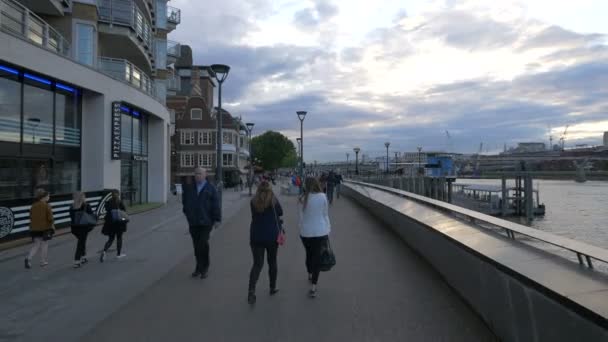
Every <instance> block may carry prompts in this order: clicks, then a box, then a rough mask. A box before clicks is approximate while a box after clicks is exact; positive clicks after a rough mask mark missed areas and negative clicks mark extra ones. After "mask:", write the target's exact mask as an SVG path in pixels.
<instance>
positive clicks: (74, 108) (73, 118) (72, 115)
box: [55, 89, 80, 147]
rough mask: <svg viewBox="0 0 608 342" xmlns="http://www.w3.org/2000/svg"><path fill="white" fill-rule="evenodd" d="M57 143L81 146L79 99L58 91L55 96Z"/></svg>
mask: <svg viewBox="0 0 608 342" xmlns="http://www.w3.org/2000/svg"><path fill="white" fill-rule="evenodd" d="M55 143H56V144H58V145H64V146H72V147H79V146H80V116H79V115H78V103H77V97H75V96H74V95H73V94H71V93H69V92H63V91H61V90H60V89H57V93H56V94H55Z"/></svg>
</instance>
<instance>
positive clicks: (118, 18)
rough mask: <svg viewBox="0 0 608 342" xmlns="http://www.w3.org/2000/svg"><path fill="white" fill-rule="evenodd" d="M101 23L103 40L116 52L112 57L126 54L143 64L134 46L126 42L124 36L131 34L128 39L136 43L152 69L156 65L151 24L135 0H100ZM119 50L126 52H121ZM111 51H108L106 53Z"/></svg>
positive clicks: (100, 28) (101, 39)
mask: <svg viewBox="0 0 608 342" xmlns="http://www.w3.org/2000/svg"><path fill="white" fill-rule="evenodd" d="M97 5H98V10H99V21H100V23H107V24H109V25H100V26H99V32H100V44H101V45H102V47H103V45H106V46H108V47H109V46H112V47H113V48H112V50H114V51H115V52H116V53H113V54H114V55H113V56H111V57H117V58H118V57H125V58H127V59H129V60H130V61H133V62H134V63H136V64H137V65H138V66H140V67H142V68H143V67H144V66H143V65H141V64H140V63H139V62H140V60H141V58H137V57H136V56H133V54H132V52H133V48H130V47H129V46H125V45H124V42H123V41H122V40H124V39H122V37H128V39H129V41H131V42H132V43H133V44H135V45H136V46H137V47H138V49H139V50H140V52H141V53H142V54H143V55H144V56H145V59H146V62H147V67H146V69H149V70H150V72H151V71H152V66H153V59H154V58H153V56H154V37H153V34H152V26H151V25H150V22H149V20H148V19H147V18H146V14H144V13H143V12H142V11H141V10H140V9H139V7H138V6H137V5H136V4H135V1H134V0H97ZM117 53H124V54H125V55H124V56H118V55H117ZM104 55H106V56H107V55H108V53H104Z"/></svg>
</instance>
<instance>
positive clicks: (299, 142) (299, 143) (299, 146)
mask: <svg viewBox="0 0 608 342" xmlns="http://www.w3.org/2000/svg"><path fill="white" fill-rule="evenodd" d="M296 142H297V143H298V154H297V155H296V156H297V158H298V163H297V164H298V166H297V168H298V171H299V170H300V166H299V165H300V153H302V152H301V151H302V150H301V149H302V139H300V138H296Z"/></svg>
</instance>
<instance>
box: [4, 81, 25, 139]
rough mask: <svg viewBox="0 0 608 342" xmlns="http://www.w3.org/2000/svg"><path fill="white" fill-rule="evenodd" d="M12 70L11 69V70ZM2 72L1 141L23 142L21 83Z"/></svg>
mask: <svg viewBox="0 0 608 342" xmlns="http://www.w3.org/2000/svg"><path fill="white" fill-rule="evenodd" d="M9 70H10V69H9ZM15 72H16V71H15ZM2 74H3V72H2V71H1V70H0V141H8V142H15V143H19V142H21V83H19V82H18V81H17V77H16V75H13V74H9V73H8V72H6V76H2Z"/></svg>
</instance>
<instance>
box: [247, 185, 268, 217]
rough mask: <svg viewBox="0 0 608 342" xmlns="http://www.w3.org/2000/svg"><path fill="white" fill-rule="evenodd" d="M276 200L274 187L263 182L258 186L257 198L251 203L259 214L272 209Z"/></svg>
mask: <svg viewBox="0 0 608 342" xmlns="http://www.w3.org/2000/svg"><path fill="white" fill-rule="evenodd" d="M273 199H274V194H273V192H272V187H271V186H270V183H268V182H267V181H263V182H262V183H260V185H259V186H258V189H257V191H256V192H255V196H254V197H253V198H252V199H251V203H252V204H253V207H254V208H255V210H256V211H257V212H259V213H261V212H263V211H264V209H266V208H268V207H270V206H271V205H272V202H273Z"/></svg>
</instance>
